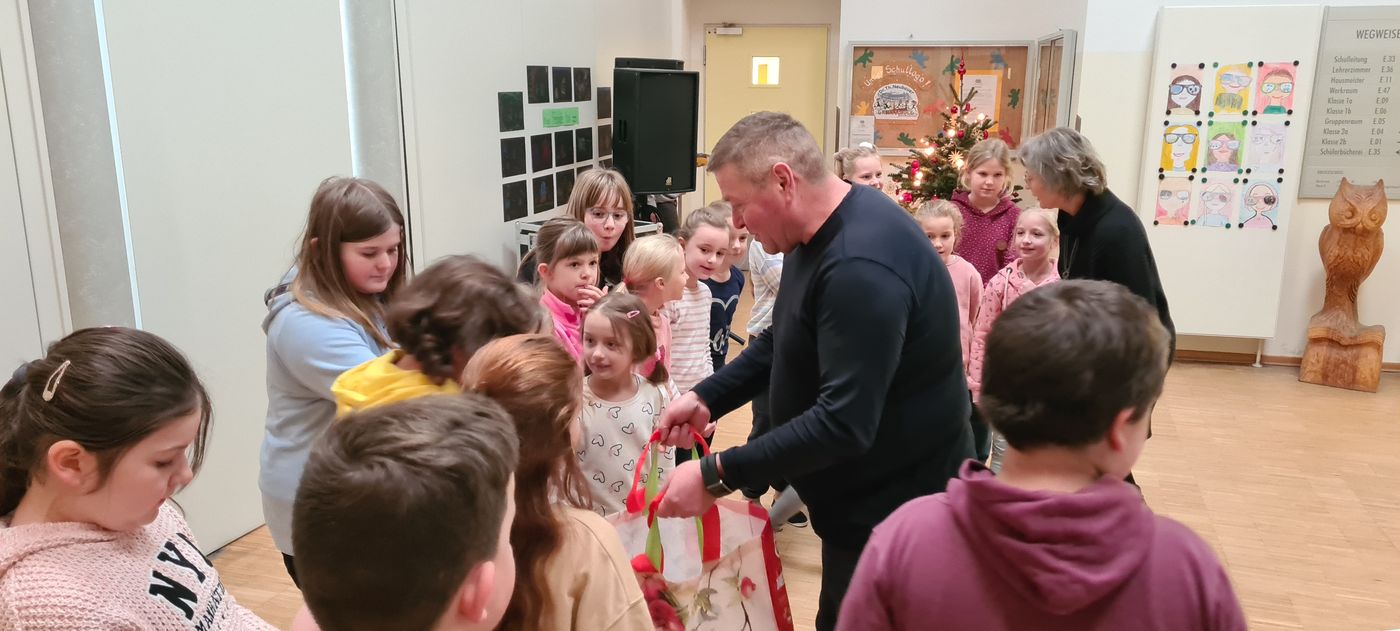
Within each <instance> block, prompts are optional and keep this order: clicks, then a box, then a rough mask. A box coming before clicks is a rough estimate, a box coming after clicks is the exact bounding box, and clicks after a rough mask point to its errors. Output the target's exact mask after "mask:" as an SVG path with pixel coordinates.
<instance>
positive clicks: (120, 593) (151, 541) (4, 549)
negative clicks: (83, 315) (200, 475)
mask: <svg viewBox="0 0 1400 631" xmlns="http://www.w3.org/2000/svg"><path fill="white" fill-rule="evenodd" d="M209 419H210V405H209V397H208V396H207V395H206V393H205V390H204V386H203V384H201V383H200V380H199V377H198V376H197V375H195V373H194V370H193V369H192V368H191V367H190V364H189V362H188V361H186V359H185V357H184V356H183V355H181V354H180V352H179V351H178V350H176V349H175V348H174V347H173V346H171V345H170V344H169V343H168V342H166V341H165V340H163V339H161V338H159V337H156V336H155V335H152V334H150V333H146V332H143V331H137V330H134V329H126V328H118V327H106V328H92V329H83V330H80V331H77V332H74V333H73V334H71V335H69V336H68V337H65V338H63V339H62V340H60V341H58V342H57V343H56V344H54V345H53V346H52V347H50V348H49V354H48V356H47V357H45V358H43V359H40V360H36V361H33V362H29V363H28V364H25V365H24V366H22V367H21V368H20V369H19V370H17V371H15V375H14V377H13V378H11V379H10V381H9V382H8V383H6V384H5V386H4V388H3V389H0V515H3V517H0V629H38V628H44V629H191V628H199V629H272V628H273V627H272V626H270V625H268V624H267V623H265V622H263V621H262V620H260V619H258V618H257V616H255V615H253V614H252V613H251V612H249V611H248V610H247V609H244V608H243V607H242V606H240V605H239V604H238V603H236V602H234V600H233V597H232V596H231V595H229V593H228V592H227V591H226V590H225V589H224V586H223V584H222V583H221V582H220V581H219V573H218V571H216V570H215V569H214V566H213V564H211V563H210V562H209V560H208V559H207V558H205V557H204V555H203V553H202V552H200V550H199V548H198V547H197V545H196V544H195V542H194V538H193V536H192V535H191V534H190V529H189V526H188V525H187V524H186V523H185V519H184V518H183V517H182V516H181V515H180V513H179V511H177V510H176V508H174V507H173V505H171V504H170V503H169V500H170V496H171V495H173V494H174V493H175V492H176V491H178V490H179V489H180V488H181V487H183V486H185V485H186V484H188V483H189V482H190V480H191V479H193V478H194V474H195V472H196V471H198V470H199V466H200V463H201V461H202V460H203V458H204V448H205V444H206V440H207V438H208V436H209Z"/></svg>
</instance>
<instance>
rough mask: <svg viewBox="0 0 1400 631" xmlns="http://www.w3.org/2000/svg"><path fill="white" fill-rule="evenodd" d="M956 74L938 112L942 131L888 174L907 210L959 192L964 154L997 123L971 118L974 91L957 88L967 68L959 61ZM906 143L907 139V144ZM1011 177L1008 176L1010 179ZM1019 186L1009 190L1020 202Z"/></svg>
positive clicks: (924, 140) (983, 117) (923, 141)
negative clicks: (945, 102)
mask: <svg viewBox="0 0 1400 631" xmlns="http://www.w3.org/2000/svg"><path fill="white" fill-rule="evenodd" d="M957 68H958V69H957V75H956V76H955V77H954V78H953V81H952V83H951V84H950V85H949V89H950V91H951V92H952V97H953V98H952V103H953V104H952V105H950V106H948V107H947V108H946V109H943V110H940V114H942V116H943V129H941V130H940V131H939V132H938V133H937V134H935V135H933V136H925V137H924V138H922V139H920V140H919V141H918V146H916V147H915V148H914V149H912V150H911V151H910V152H909V162H908V164H907V165H905V168H904V169H901V170H900V171H898V172H896V173H892V174H891V175H890V179H891V180H894V182H895V183H896V184H898V185H899V190H898V194H897V197H898V199H899V202H900V203H901V204H903V205H904V207H905V208H906V209H908V210H910V211H913V210H914V209H915V208H918V207H919V205H920V204H922V203H924V202H925V201H928V200H931V199H951V198H952V196H953V191H956V190H958V175H959V174H960V173H961V170H962V167H963V162H964V161H965V159H966V156H967V152H968V151H969V150H971V149H972V146H973V145H975V144H977V143H978V142H981V141H982V140H984V139H986V138H989V137H991V134H992V131H991V129H992V127H994V126H995V125H996V121H994V120H992V119H991V118H990V117H988V116H987V115H986V114H983V113H980V112H979V113H978V114H977V116H975V117H974V116H972V97H973V96H975V95H976V94H977V89H976V88H973V89H971V90H968V92H967V94H963V93H962V90H960V89H959V87H960V84H961V80H962V77H963V76H964V75H965V74H967V68H966V66H965V65H964V64H963V62H962V61H961V60H959V61H958V66H957ZM907 142H908V141H907V140H906V143H907ZM1010 175H1011V174H1009V173H1008V174H1007V177H1010ZM1020 190H1021V186H1020V185H1016V186H1014V187H1012V192H1011V199H1012V200H1013V201H1019V200H1018V198H1019V195H1017V194H1016V193H1017V191H1020Z"/></svg>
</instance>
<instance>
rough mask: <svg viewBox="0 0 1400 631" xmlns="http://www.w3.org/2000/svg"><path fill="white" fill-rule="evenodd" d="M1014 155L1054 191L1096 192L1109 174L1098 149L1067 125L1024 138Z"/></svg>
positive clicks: (1102, 187)
mask: <svg viewBox="0 0 1400 631" xmlns="http://www.w3.org/2000/svg"><path fill="white" fill-rule="evenodd" d="M1017 155H1019V156H1021V163H1022V164H1024V165H1025V167H1026V170H1027V171H1030V172H1031V174H1032V175H1034V176H1035V177H1036V178H1038V179H1040V180H1041V181H1042V182H1045V186H1046V187H1048V188H1049V189H1050V190H1052V191H1055V192H1057V193H1060V194H1063V195H1074V194H1075V193H1092V194H1095V195H1097V194H1099V193H1102V192H1104V190H1105V189H1107V188H1108V173H1107V171H1105V170H1104V166H1103V160H1100V159H1099V154H1098V152H1096V151H1094V146H1093V145H1091V144H1089V139H1088V138H1085V137H1084V135H1083V134H1081V133H1079V132H1077V131H1074V130H1073V129H1070V128H1068V127H1056V128H1054V129H1051V130H1049V131H1047V132H1045V133H1043V134H1040V135H1039V136H1036V137H1034V138H1031V139H1030V140H1027V141H1026V142H1025V144H1023V145H1021V149H1020V150H1019V151H1018V152H1017Z"/></svg>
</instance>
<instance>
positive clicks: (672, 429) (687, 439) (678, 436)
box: [658, 391, 714, 490]
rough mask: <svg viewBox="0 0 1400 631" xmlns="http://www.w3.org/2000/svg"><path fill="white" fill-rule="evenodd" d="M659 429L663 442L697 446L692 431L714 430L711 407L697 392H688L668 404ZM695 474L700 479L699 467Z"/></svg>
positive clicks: (674, 444)
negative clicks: (711, 421) (711, 420)
mask: <svg viewBox="0 0 1400 631" xmlns="http://www.w3.org/2000/svg"><path fill="white" fill-rule="evenodd" d="M658 430H659V431H660V432H661V444H663V445H668V446H672V447H680V448H681V449H690V448H691V447H694V446H695V438H694V436H693V435H692V434H691V432H692V431H695V432H700V433H701V434H704V433H705V432H706V431H707V430H708V431H711V432H713V431H714V427H713V426H712V425H711V423H710V407H709V406H707V405H705V402H704V401H701V400H700V397H699V396H697V395H696V394H695V392H693V391H692V392H687V393H685V394H683V395H681V396H680V397H679V398H677V399H676V400H675V401H672V402H671V404H670V405H668V406H666V410H665V411H664V412H662V413H661V424H660V425H659V426H658ZM695 475H696V479H697V480H698V479H699V475H700V470H699V469H696V471H695ZM702 490H703V489H702Z"/></svg>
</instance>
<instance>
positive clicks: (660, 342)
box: [637, 311, 671, 378]
mask: <svg viewBox="0 0 1400 631" xmlns="http://www.w3.org/2000/svg"><path fill="white" fill-rule="evenodd" d="M651 328H652V330H653V331H656V354H655V355H652V356H651V357H648V358H646V360H644V361H642V363H641V365H639V366H637V374H639V375H641V376H643V377H647V378H650V377H651V371H652V369H653V368H655V367H656V362H658V361H659V362H661V365H662V366H665V367H666V372H667V373H670V372H671V321H670V320H669V319H667V318H666V315H665V314H663V313H661V311H658V312H656V313H654V314H652V316H651Z"/></svg>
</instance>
